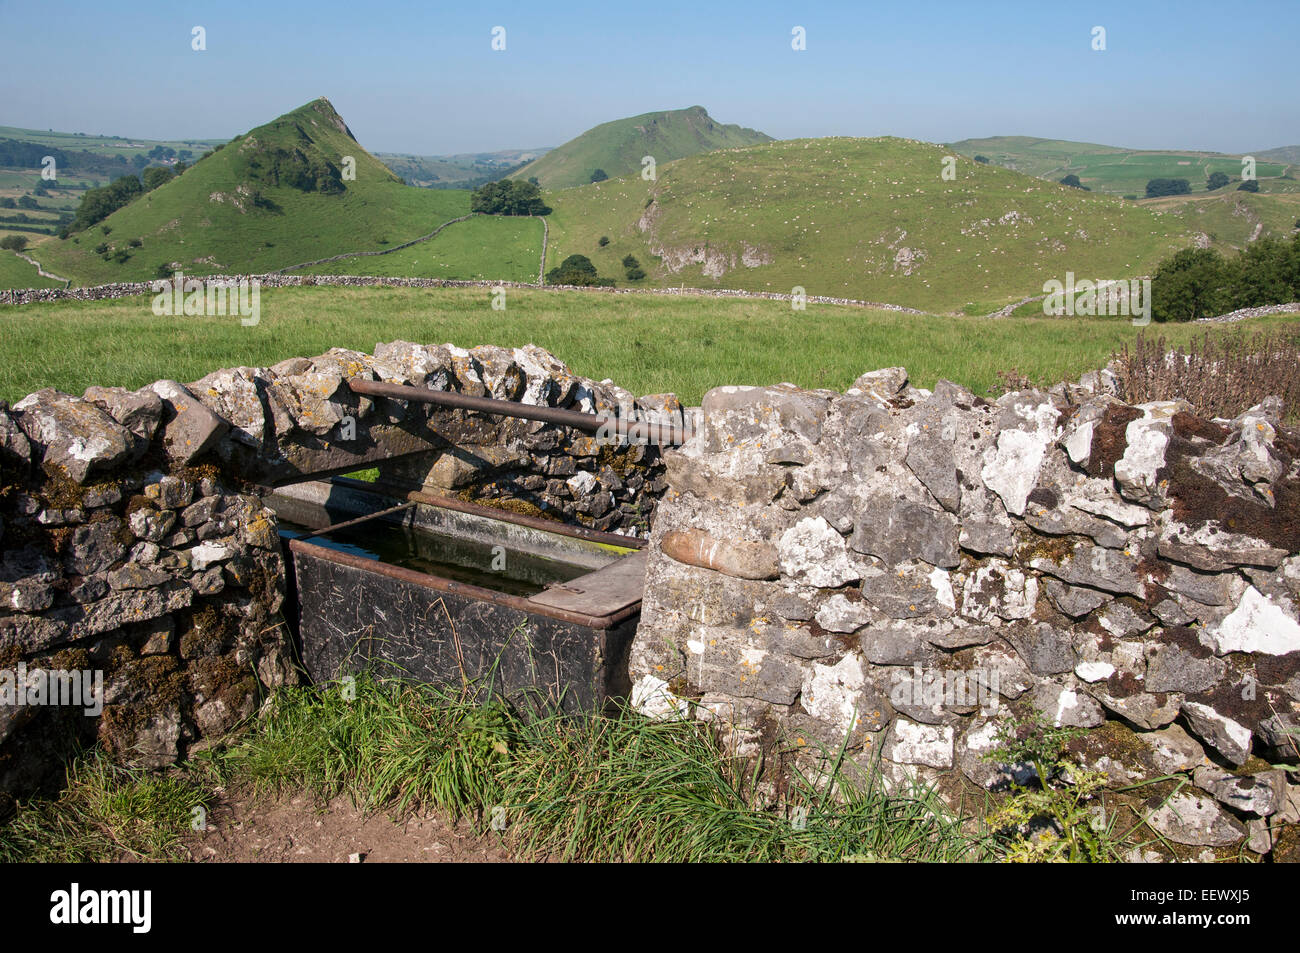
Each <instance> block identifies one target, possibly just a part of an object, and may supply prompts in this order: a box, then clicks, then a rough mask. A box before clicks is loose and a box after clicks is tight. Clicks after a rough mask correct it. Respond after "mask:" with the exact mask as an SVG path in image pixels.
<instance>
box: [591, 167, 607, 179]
mask: <svg viewBox="0 0 1300 953" xmlns="http://www.w3.org/2000/svg"><path fill="white" fill-rule="evenodd" d="M608 178H609V176H608V175H606V174H605V170H604V169H597V170H596V171H595V172H593V173H591V181H593V182H604V181H605V180H606V179H608Z"/></svg>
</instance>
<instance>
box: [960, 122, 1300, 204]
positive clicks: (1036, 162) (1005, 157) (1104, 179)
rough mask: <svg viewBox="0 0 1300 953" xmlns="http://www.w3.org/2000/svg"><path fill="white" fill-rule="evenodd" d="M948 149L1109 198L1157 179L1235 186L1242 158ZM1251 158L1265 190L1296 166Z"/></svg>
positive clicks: (1089, 146)
mask: <svg viewBox="0 0 1300 953" xmlns="http://www.w3.org/2000/svg"><path fill="white" fill-rule="evenodd" d="M949 148H951V149H952V150H953V151H955V152H957V153H959V154H960V155H964V156H970V157H972V158H974V157H975V156H977V155H982V156H984V157H985V158H987V159H989V160H990V161H991V162H993V163H994V164H996V165H1000V166H1002V167H1003V168H1007V169H1015V170H1016V171H1017V172H1024V173H1026V174H1027V175H1036V176H1038V177H1040V178H1045V179H1051V180H1052V181H1054V182H1056V181H1060V180H1061V179H1062V178H1064V177H1065V176H1067V175H1070V174H1074V175H1077V176H1078V177H1079V181H1081V182H1082V183H1083V184H1084V185H1086V186H1088V187H1089V188H1090V189H1093V190H1094V191H1097V192H1108V193H1110V194H1112V195H1137V196H1139V197H1140V196H1143V195H1145V193H1146V184H1147V182H1148V181H1149V180H1151V179H1162V178H1163V179H1186V180H1187V181H1188V184H1189V185H1191V187H1192V191H1193V192H1194V193H1195V192H1204V191H1205V180H1206V177H1207V176H1208V175H1209V174H1210V173H1211V172H1224V173H1226V174H1227V175H1229V176H1230V177H1231V178H1232V179H1233V180H1234V184H1235V182H1236V180H1237V179H1239V178H1240V176H1241V156H1235V155H1223V154H1221V153H1217V152H1181V151H1178V150H1170V151H1143V150H1137V149H1121V148H1119V147H1117V146H1105V145H1099V144H1097V143H1094V142H1071V141H1070V140H1068V139H1035V138H1032V137H1029V136H993V137H991V138H987V139H963V140H962V141H960V142H954V143H952V144H951V145H950V146H949ZM1271 151H1272V152H1274V153H1280V152H1282V151H1283V150H1271ZM1255 158H1256V167H1255V172H1256V174H1257V175H1258V176H1259V178H1260V180H1261V182H1260V185H1261V186H1262V187H1264V188H1266V189H1267V184H1266V181H1265V180H1266V179H1269V178H1275V177H1278V176H1281V175H1282V174H1283V173H1284V172H1286V166H1287V164H1288V163H1289V162H1293V161H1295V160H1293V159H1284V158H1283V157H1282V156H1281V155H1280V154H1279V155H1268V154H1265V153H1259V154H1258V155H1256V156H1255ZM1230 187H1231V186H1230Z"/></svg>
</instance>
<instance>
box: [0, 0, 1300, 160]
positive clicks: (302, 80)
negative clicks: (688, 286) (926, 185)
mask: <svg viewBox="0 0 1300 953" xmlns="http://www.w3.org/2000/svg"><path fill="white" fill-rule="evenodd" d="M1238 11H1240V12H1238ZM196 25H200V26H203V27H204V28H205V30H206V33H207V49H206V50H205V51H203V52H195V51H194V50H192V49H191V30H192V28H193V27H194V26H196ZM498 25H499V26H503V27H505V28H506V49H505V51H504V52H495V51H493V50H492V49H491V30H492V28H493V27H494V26H498ZM796 25H798V26H802V27H804V28H805V29H806V32H807V49H806V50H804V51H801V52H796V51H794V50H792V49H791V46H790V39H791V29H792V27H794V26H796ZM1094 26H1103V27H1104V28H1105V29H1106V46H1107V49H1106V50H1105V51H1104V52H1097V51H1094V50H1093V49H1092V46H1091V43H1092V29H1093V27H1094ZM1298 36H1300V2H1296V0H1283V2H1254V3H1250V4H1246V5H1233V4H1226V3H1222V2H1218V3H1201V2H1188V3H1177V4H1173V3H1162V2H1143V0H1133V2H1128V3H1095V2H1072V3H1068V4H1067V3H1062V2H1059V0H1041V2H1039V3H1014V2H999V0H991V2H990V0H986V2H976V0H966V2H957V3H947V2H936V0H931V2H916V0H891V2H887V3H885V2H880V0H863V2H858V3H823V4H818V3H812V4H805V3H769V2H761V0H760V2H753V3H745V4H741V3H734V4H733V3H720V4H706V3H699V2H696V3H679V2H675V0H666V2H644V3H638V2H635V0H633V2H619V0H604V2H602V3H577V2H564V0H549V2H547V3H545V4H542V3H491V2H489V3H485V4H482V5H479V4H475V3H471V4H464V3H457V4H444V3H436V2H435V3H428V2H425V3H403V2H383V3H380V2H370V3H363V2H358V0H346V2H335V0H315V2H312V3H285V4H277V3H273V2H260V3H251V2H244V0H223V2H220V3H186V2H171V3H155V2H139V3H132V4H130V5H129V7H128V8H126V9H121V8H118V5H115V4H106V3H103V2H94V3H90V2H87V3H79V2H68V3H63V2H58V0H46V2H41V3H33V2H30V0H21V2H17V3H15V2H11V0H0V37H3V44H4V46H3V48H4V50H5V53H4V57H3V61H2V62H0V124H6V125H16V126H27V127H34V128H42V129H44V128H53V129H58V130H64V131H71V132H86V133H90V134H100V133H103V134H112V135H134V136H140V137H144V138H155V139H163V138H168V139H171V138H183V137H229V136H233V135H235V134H237V133H239V132H243V131H244V130H246V129H249V128H251V127H253V126H255V125H259V124H260V123H263V122H266V121H267V120H270V119H272V118H274V117H275V116H277V115H280V114H281V113H283V112H286V111H288V110H289V109H292V108H294V107H296V106H299V105H302V104H303V103H305V102H307V101H309V100H311V99H314V98H316V97H317V96H325V97H327V98H329V99H330V100H331V101H332V102H333V103H334V105H335V106H336V107H337V108H338V110H339V111H340V112H341V113H342V114H343V117H344V118H345V119H346V120H347V122H348V124H349V126H350V127H351V128H352V131H353V132H354V133H355V134H356V136H357V138H358V139H359V140H360V141H361V143H362V144H363V145H364V146H366V147H367V148H368V149H370V150H372V151H382V152H414V153H424V154H440V153H454V152H469V151H489V150H496V149H506V148H516V147H518V148H529V147H536V146H550V145H558V144H559V143H561V142H563V141H565V140H567V139H570V138H572V137H573V136H575V135H577V134H578V133H580V132H582V131H583V130H585V129H587V128H589V127H591V126H593V125H596V124H597V123H600V122H605V121H607V120H610V119H616V118H619V117H622V116H629V115H634V114H637V113H642V112H649V111H651V110H656V109H670V108H679V107H683V106H690V105H702V106H705V107H707V108H708V110H709V112H710V113H711V114H712V115H713V116H714V117H715V118H716V119H718V120H721V121H723V122H735V123H740V124H742V125H745V126H752V127H754V128H757V129H761V130H763V131H764V132H766V133H768V134H770V135H773V136H776V137H778V138H791V137H796V136H823V135H845V136H874V135H899V136H909V137H913V138H917V139H927V140H931V141H936V142H945V141H954V140H957V139H963V138H968V137H975V136H989V135H1034V136H1043V137H1047V138H1070V139H1081V140H1087V141H1093V142H1103V143H1108V144H1113V145H1120V146H1127V147H1131V148H1166V147H1167V148H1184V149H1210V150H1218V151H1223V152H1229V153H1241V152H1245V151H1255V150H1261V149H1266V148H1270V147H1273V146H1280V145H1290V144H1293V143H1297V142H1300V95H1297V94H1298V93H1300V81H1297V78H1296V77H1297V73H1296V37H1298Z"/></svg>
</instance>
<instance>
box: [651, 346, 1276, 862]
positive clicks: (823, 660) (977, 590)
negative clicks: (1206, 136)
mask: <svg viewBox="0 0 1300 953" xmlns="http://www.w3.org/2000/svg"><path fill="white" fill-rule="evenodd" d="M1279 409H1280V406H1279V405H1278V404H1277V403H1276V402H1274V401H1272V400H1270V401H1266V402H1265V403H1264V404H1263V405H1261V406H1259V407H1256V408H1253V409H1252V410H1250V411H1248V412H1247V413H1245V414H1243V415H1242V416H1241V417H1240V418H1238V419H1236V420H1231V421H1229V420H1205V419H1202V418H1199V417H1196V416H1194V415H1193V414H1192V413H1190V410H1189V408H1188V406H1187V405H1185V404H1183V403H1179V402H1170V403H1157V404H1145V405H1141V406H1128V405H1126V404H1124V403H1122V402H1121V401H1119V400H1118V399H1116V398H1115V396H1113V379H1112V378H1111V377H1110V376H1109V375H1108V374H1106V373H1105V372H1102V373H1100V374H1091V375H1086V376H1085V378H1084V379H1083V380H1082V381H1081V382H1080V383H1079V384H1078V385H1072V386H1064V385H1062V386H1058V387H1057V388H1054V389H1053V391H1052V392H1051V393H1050V394H1045V393H1040V392H1033V391H1031V392H1021V393H1012V394H1008V395H1006V396H1005V397H1003V398H1001V399H1000V400H998V401H997V402H989V401H987V400H984V399H981V398H979V397H976V396H975V395H974V394H972V393H970V392H968V391H966V390H964V389H963V388H961V387H959V386H957V385H955V384H951V383H949V382H946V381H941V382H940V383H939V384H938V385H937V386H936V388H935V390H934V391H933V392H929V391H925V390H919V389H916V388H913V387H910V386H908V381H907V375H906V372H905V371H904V370H903V369H902V368H890V369H886V370H881V371H876V372H873V373H869V374H866V375H863V376H862V377H861V378H859V379H858V380H857V381H856V383H855V384H854V386H853V387H852V388H851V389H849V390H848V391H846V392H845V393H844V394H839V393H835V392H833V391H827V390H815V391H810V390H800V389H798V388H796V387H794V386H792V385H779V386H775V387H720V388H716V389H714V390H712V391H710V392H709V393H708V394H707V395H706V396H705V399H704V406H703V418H704V419H703V425H702V429H701V430H700V431H699V432H698V434H697V435H696V437H695V438H694V439H692V440H691V441H690V442H689V443H687V444H686V445H684V446H683V447H682V448H680V449H679V450H675V451H670V452H669V453H668V454H667V460H666V462H667V466H668V483H669V490H668V493H667V494H666V496H665V497H664V499H663V500H661V502H660V506H659V510H658V517H657V519H656V522H655V524H654V530H653V533H652V536H651V547H650V555H649V564H648V570H647V578H646V597H645V601H644V603H643V608H642V617H641V624H640V628H639V630H638V633H637V637H636V640H635V643H634V646H633V650H632V657H631V676H632V680H633V683H634V693H633V703H634V705H635V706H636V707H637V708H638V709H639V710H641V711H643V712H645V713H646V714H650V715H652V716H655V717H696V718H700V719H704V720H707V721H710V722H713V723H715V724H717V725H718V726H719V727H720V728H721V729H722V730H723V732H724V734H725V735H726V736H727V737H728V739H729V740H730V742H731V743H732V744H733V745H734V746H735V748H736V750H737V751H739V752H740V753H742V754H750V755H758V754H760V753H763V754H766V755H769V756H775V754H776V752H778V751H786V752H788V751H794V752H795V753H796V757H799V758H802V759H804V760H807V761H810V762H816V761H818V760H819V759H822V758H824V757H825V754H824V752H831V753H834V752H836V751H837V750H838V749H839V747H840V745H841V744H843V743H844V742H845V739H846V737H847V744H848V755H849V758H850V760H851V761H852V762H853V763H855V764H857V765H860V766H861V767H863V768H864V770H873V771H879V772H881V775H882V776H883V778H884V780H885V781H886V782H887V783H889V784H906V783H908V782H909V781H910V780H920V781H922V782H925V783H932V784H934V785H936V786H937V787H938V789H939V790H940V791H941V792H943V793H944V794H946V795H947V796H949V797H950V798H952V799H953V800H954V802H955V801H956V800H957V799H958V798H960V797H962V796H963V795H964V796H966V798H967V801H966V803H967V804H968V805H969V804H970V803H980V801H981V795H980V792H982V791H988V790H1000V789H1005V788H1006V786H1007V785H1008V783H1009V782H1010V781H1011V780H1012V779H1019V780H1020V781H1024V780H1025V778H1024V774H1023V772H1024V766H1023V765H999V764H996V763H993V762H991V761H988V760H985V757H984V756H985V755H987V754H988V753H989V752H990V751H991V750H992V749H993V748H994V747H995V745H996V736H997V732H998V731H999V729H1000V728H1001V727H1003V726H1005V725H1008V724H1011V723H1013V722H1016V721H1018V722H1020V723H1028V722H1029V721H1031V720H1032V719H1033V718H1035V717H1038V718H1041V719H1042V720H1044V721H1046V722H1048V723H1051V724H1054V725H1057V726H1075V727H1078V728H1080V729H1084V730H1085V731H1084V733H1083V734H1082V736H1081V737H1080V738H1079V739H1076V741H1074V742H1072V749H1073V751H1074V754H1075V755H1076V756H1077V757H1078V758H1080V759H1081V760H1082V761H1083V763H1084V764H1086V765H1088V766H1090V767H1092V768H1094V769H1095V770H1098V771H1102V772H1104V773H1106V774H1107V776H1108V779H1109V783H1110V784H1111V785H1112V786H1113V787H1114V788H1120V787H1125V786H1130V785H1134V784H1138V783H1140V782H1146V781H1155V780H1156V779H1159V778H1163V777H1165V776H1170V775H1172V776H1175V777H1176V778H1181V779H1182V780H1183V781H1184V786H1183V787H1182V788H1181V789H1180V790H1178V791H1177V793H1174V794H1173V795H1172V797H1171V796H1170V795H1171V792H1173V791H1174V788H1173V787H1172V786H1171V782H1168V781H1164V782H1160V783H1156V784H1153V785H1151V786H1148V787H1144V788H1140V789H1134V792H1130V793H1128V794H1125V795H1123V796H1122V797H1121V800H1126V801H1127V802H1128V803H1129V804H1130V805H1131V806H1132V807H1133V808H1134V810H1135V811H1136V812H1138V813H1149V814H1151V824H1152V825H1153V826H1154V827H1155V828H1156V829H1157V830H1158V831H1159V832H1160V833H1161V835H1162V836H1163V837H1164V838H1166V839H1167V841H1168V842H1169V843H1171V844H1174V845H1181V846H1180V847H1179V849H1180V850H1186V851H1190V852H1193V853H1194V852H1195V851H1201V850H1223V851H1229V850H1236V849H1237V848H1238V847H1239V846H1241V845H1243V844H1245V845H1247V846H1248V849H1249V850H1251V851H1255V852H1258V853H1260V854H1267V853H1270V852H1283V853H1285V852H1288V851H1289V852H1290V853H1291V855H1292V856H1295V855H1296V853H1297V840H1296V836H1295V833H1296V832H1295V828H1294V826H1293V825H1294V824H1295V823H1296V822H1297V821H1298V820H1300V813H1298V809H1300V797H1298V795H1300V788H1297V786H1296V785H1295V784H1294V783H1292V780H1293V779H1294V778H1295V777H1296V775H1295V771H1296V764H1297V762H1298V761H1300V751H1298V749H1297V743H1298V741H1300V739H1298V737H1297V735H1296V731H1297V729H1300V621H1298V620H1300V613H1298V612H1297V606H1298V604H1300V556H1297V553H1300V435H1298V434H1297V433H1296V432H1295V431H1291V430H1287V429H1286V428H1284V427H1283V426H1282V424H1281V422H1280V421H1279V420H1278V417H1277V414H1278V412H1279ZM1288 771H1290V772H1291V774H1290V776H1288V773H1287V772H1288ZM972 793H973V794H975V795H976V798H975V800H974V801H973V802H972V801H971V800H970V795H971V794H972ZM1115 796H1117V797H1119V796H1120V795H1115ZM1166 798H1168V801H1167V803H1166V802H1165V799H1166ZM1288 825H1292V826H1290V827H1288ZM1287 830H1289V831H1290V834H1289V835H1286V834H1284V832H1285V831H1287ZM1288 836H1289V838H1290V839H1289V840H1288V839H1287V837H1288ZM1150 856H1152V857H1154V856H1155V854H1154V853H1153V854H1151V855H1150ZM1207 856H1208V855H1207Z"/></svg>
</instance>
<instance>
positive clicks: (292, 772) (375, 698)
mask: <svg viewBox="0 0 1300 953" xmlns="http://www.w3.org/2000/svg"><path fill="white" fill-rule="evenodd" d="M511 727H512V722H511V716H510V714H509V713H508V712H507V711H506V709H505V708H503V707H502V706H500V705H494V704H489V705H477V704H474V703H473V702H471V701H470V700H468V699H467V698H465V697H463V696H460V695H458V694H456V693H453V692H449V691H444V690H440V689H437V688H435V687H433V686H426V685H416V684H402V683H398V682H394V681H386V682H380V681H375V680H372V679H370V678H366V677H362V678H358V679H357V680H356V682H355V684H352V683H349V684H334V685H327V686H322V687H320V688H317V689H312V688H287V689H283V690H281V691H280V692H279V693H277V694H276V695H275V696H274V698H273V701H272V703H271V705H270V706H268V711H267V714H266V715H265V716H264V718H263V721H262V722H261V724H260V725H259V726H258V727H257V729H256V730H255V731H253V732H251V733H250V734H249V735H248V736H246V737H245V738H244V739H242V740H241V741H240V742H239V743H237V744H236V745H234V746H233V747H231V748H230V749H229V751H227V752H226V753H225V755H224V756H223V758H222V765H223V768H224V769H225V770H226V771H227V772H229V773H230V775H231V776H232V777H234V778H237V779H243V780H245V781H246V782H248V783H249V784H250V785H251V787H252V789H253V790H254V792H256V793H261V792H264V791H275V792H277V793H279V792H281V791H285V790H298V789H301V788H306V789H308V790H310V791H312V792H313V793H315V794H316V795H317V796H319V797H320V798H322V799H324V800H329V799H331V798H333V797H336V796H338V795H347V796H350V797H351V798H352V799H353V801H354V803H356V804H358V805H361V806H364V807H366V808H371V809H379V808H384V809H389V810H393V811H395V812H403V811H406V810H408V809H410V808H411V807H416V806H418V807H424V808H438V809H440V810H443V811H446V812H447V813H449V814H451V815H452V817H454V818H459V817H462V816H466V815H468V816H471V817H478V816H480V814H481V811H482V805H483V804H485V803H496V801H497V800H499V794H498V792H499V791H500V785H499V783H498V782H497V781H496V777H495V771H494V769H495V767H496V766H497V764H498V763H499V762H500V761H502V760H503V759H504V757H505V754H506V752H508V750H509V740H510V731H511Z"/></svg>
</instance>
